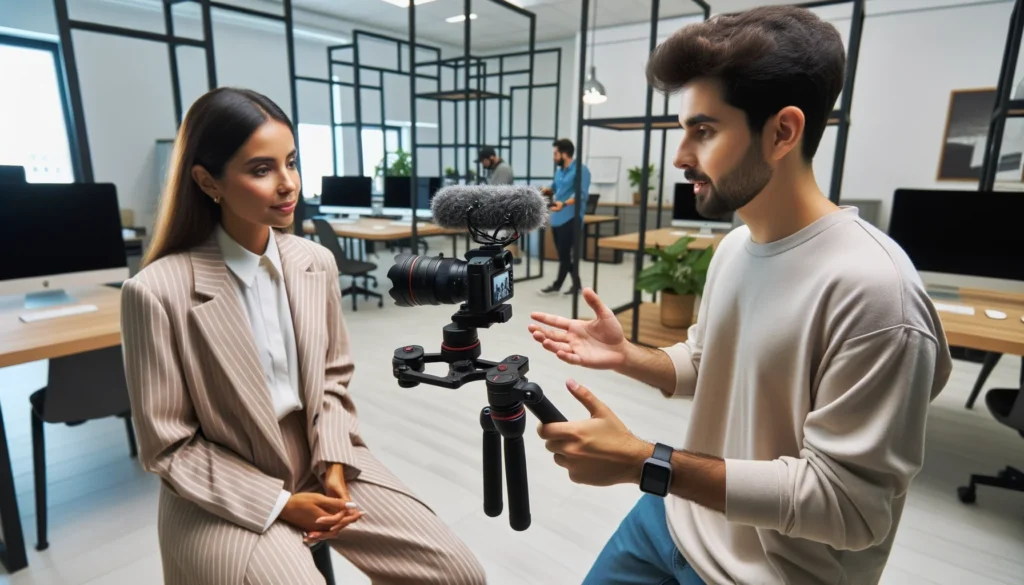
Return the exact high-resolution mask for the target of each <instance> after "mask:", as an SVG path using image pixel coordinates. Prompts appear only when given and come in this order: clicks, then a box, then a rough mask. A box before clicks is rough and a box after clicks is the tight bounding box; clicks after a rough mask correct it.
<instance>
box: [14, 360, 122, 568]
mask: <svg viewBox="0 0 1024 585" xmlns="http://www.w3.org/2000/svg"><path fill="white" fill-rule="evenodd" d="M49 367H50V372H49V381H48V382H47V385H46V387H45V388H43V389H41V390H37V391H36V392H33V393H32V395H31V396H30V397H29V402H31V404H32V415H31V416H32V454H33V464H34V466H35V488H36V531H37V532H36V539H37V542H36V550H46V548H47V547H49V546H50V544H49V542H47V540H46V443H45V441H44V437H43V423H44V422H46V423H64V424H66V425H68V426H69V427H73V426H78V425H80V424H83V423H85V422H86V421H90V420H97V419H101V418H106V417H108V416H116V417H119V418H123V419H124V425H125V429H126V430H127V432H128V450H129V452H130V454H131V456H132V457H133V458H134V457H136V456H138V448H137V446H136V444H135V432H134V430H133V429H132V418H131V403H130V402H129V399H128V384H127V382H126V381H125V377H124V360H123V359H122V356H121V346H120V345H118V346H115V347H108V348H105V349H97V350H93V351H89V352H85V353H79V354H74V355H69V356H66V357H62V358H56V359H51V360H50V366H49Z"/></svg>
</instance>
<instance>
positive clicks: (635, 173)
mask: <svg viewBox="0 0 1024 585" xmlns="http://www.w3.org/2000/svg"><path fill="white" fill-rule="evenodd" d="M648 169H649V172H648V173H647V190H648V191H654V179H655V175H654V165H651V166H650V167H648ZM626 172H627V173H629V175H628V176H629V186H630V187H632V188H633V205H640V179H641V178H642V177H641V175H642V174H643V169H642V168H640V167H639V166H635V167H633V168H631V169H629V170H628V171H626Z"/></svg>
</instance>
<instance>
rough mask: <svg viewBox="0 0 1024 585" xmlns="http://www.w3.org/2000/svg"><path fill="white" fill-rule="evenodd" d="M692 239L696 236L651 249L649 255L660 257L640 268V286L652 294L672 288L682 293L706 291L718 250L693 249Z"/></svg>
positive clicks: (639, 287)
mask: <svg viewBox="0 0 1024 585" xmlns="http://www.w3.org/2000/svg"><path fill="white" fill-rule="evenodd" d="M692 241H694V238H691V237H689V236H685V237H682V238H679V239H678V240H676V242H675V243H673V244H672V245H670V246H668V247H665V248H660V247H655V248H647V250H646V252H647V254H650V255H651V256H655V257H657V260H655V262H654V263H653V264H651V265H650V266H648V267H646V268H644V269H643V270H642V271H640V274H639V275H637V279H636V287H637V288H638V289H640V290H642V291H645V292H649V293H656V292H661V291H669V292H673V293H675V294H677V295H680V296H686V295H700V294H702V293H703V292H704V283H705V282H707V278H708V266H710V265H711V256H712V255H713V254H714V250H713V249H712V247H711V246H708V247H707V248H704V249H703V250H691V249H690V247H689V246H690V242H692Z"/></svg>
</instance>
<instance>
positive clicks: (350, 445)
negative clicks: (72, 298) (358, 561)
mask: <svg viewBox="0 0 1024 585" xmlns="http://www.w3.org/2000/svg"><path fill="white" fill-rule="evenodd" d="M273 234H274V236H273V237H275V238H277V243H278V247H279V249H280V254H281V263H282V266H283V271H284V279H285V285H286V289H287V292H288V300H289V303H290V305H291V312H292V319H293V321H294V325H295V338H296V339H295V341H296V347H297V350H298V361H299V369H300V385H301V396H302V399H303V404H304V405H305V415H306V433H307V438H308V440H309V446H310V451H311V453H310V455H311V467H312V471H314V472H315V473H316V474H317V476H318V477H322V473H323V471H324V470H325V468H326V464H327V463H330V462H340V463H342V464H344V466H345V469H346V478H347V479H348V480H350V481H351V480H353V479H356V478H358V479H359V480H361V481H367V482H371V483H377V484H378V485H383V486H385V487H389V488H392V489H396V490H398V491H401V492H403V493H406V494H408V495H409V496H410V497H415V496H414V495H413V494H411V493H409V492H408V490H406V489H405V488H404V486H402V485H401V484H400V483H398V481H397V480H396V479H394V476H392V475H391V474H390V473H388V472H387V471H386V470H385V469H384V468H383V467H382V466H381V465H380V464H379V463H378V462H377V461H376V460H375V459H374V458H372V456H369V452H368V450H367V449H366V448H365V444H364V443H363V441H362V439H361V438H360V435H359V421H358V418H357V416H356V409H355V406H354V404H353V402H352V399H351V396H350V395H349V391H348V386H349V383H350V381H351V380H352V377H353V372H354V368H353V364H352V360H351V358H350V355H349V337H348V332H347V330H346V328H345V324H344V321H343V318H342V309H341V293H340V288H339V284H338V270H337V266H336V264H335V260H334V257H333V256H332V255H331V253H330V252H329V251H328V250H327V249H326V248H324V247H322V246H320V245H319V244H316V243H314V242H311V241H309V240H305V239H303V238H299V237H296V236H293V235H288V234H282V233H278V232H277V231H274V232H273ZM121 302H122V315H121V318H122V337H123V341H122V345H123V348H124V353H125V368H126V376H127V380H128V388H129V392H130V397H131V404H132V415H133V419H134V422H135V426H136V432H137V435H138V443H139V458H140V460H141V462H142V464H143V466H144V467H145V469H146V470H148V471H151V472H153V473H156V474H158V475H159V476H160V477H161V478H162V481H163V487H164V488H165V490H169V491H170V492H171V494H172V496H173V497H174V499H175V501H177V502H179V505H177V506H170V507H168V506H164V505H161V512H160V514H161V518H160V522H161V524H162V526H174V529H173V531H172V532H171V534H175V535H176V537H181V538H188V534H189V532H190V530H192V529H193V528H194V529H196V530H199V529H200V527H202V530H209V527H210V526H214V527H215V528H216V530H219V531H221V532H223V533H224V534H221V537H220V538H212V539H204V542H205V541H209V542H215V543H216V542H225V543H226V542H229V541H230V543H231V544H230V546H231V550H230V551H223V552H225V553H228V554H229V555H239V556H240V557H241V559H236V565H237V564H239V563H238V562H237V561H243V562H241V563H240V564H241V566H240V567H238V566H236V567H235V568H236V570H235V571H234V572H232V571H230V570H228V571H227V572H228V573H230V575H225V576H226V577H229V578H227V579H226V580H225V581H224V582H225V583H235V582H237V583H241V574H240V573H238V572H237V571H238V570H241V571H244V559H248V557H249V554H248V553H251V550H252V548H253V547H254V546H255V544H256V542H257V539H258V538H259V535H260V534H261V533H262V532H263V530H264V526H265V525H266V523H267V521H268V520H269V518H270V514H271V513H272V510H273V508H274V505H275V503H276V501H277V498H278V495H279V494H280V491H281V490H282V488H283V489H287V490H289V491H291V490H293V489H295V485H294V483H295V482H296V481H298V480H297V479H296V478H293V477H290V475H291V472H290V471H289V465H288V460H287V455H286V449H285V445H284V442H283V439H282V433H281V427H280V425H279V422H278V420H277V418H276V416H275V413H274V409H273V404H272V401H271V395H270V391H269V390H268V388H267V386H266V382H265V381H264V376H263V370H262V367H261V365H260V361H259V357H258V354H257V349H256V344H255V342H254V341H253V336H252V332H251V330H250V327H249V324H248V323H249V321H248V319H247V318H246V317H245V313H244V308H243V306H242V304H241V302H240V301H239V299H238V296H237V293H236V292H235V289H234V288H233V283H232V281H231V276H230V273H229V271H228V268H227V266H226V264H225V263H224V261H223V258H222V257H221V254H220V249H219V247H218V245H217V243H216V239H215V238H214V237H212V236H211V238H210V239H208V240H207V241H206V242H205V243H204V244H202V245H200V246H198V247H196V248H195V249H193V250H190V251H187V252H182V253H178V254H173V255H170V256H167V257H165V258H161V259H159V260H157V261H156V262H154V263H152V264H151V265H149V266H147V267H146V268H145V269H144V270H142V271H141V272H139V273H138V274H137V275H135V276H134V277H132V278H131V279H129V280H128V281H126V282H125V283H124V285H123V287H122V301H121ZM196 508H198V509H196ZM165 510H172V511H173V510H179V512H166V511H165ZM168 514H169V515H172V516H176V517H175V518H169V517H165V516H166V515H168ZM164 534H167V532H166V531H165V530H164V529H163V528H161V535H162V536H163V535H164ZM163 540H164V539H163V537H162V538H161V549H162V550H163V551H164V562H165V563H167V562H168V559H167V551H168V550H170V549H169V548H168V547H169V546H171V543H165V542H163ZM225 546H226V545H225ZM177 549H178V550H180V547H177ZM210 552H214V551H207V553H210ZM178 561H180V559H177V560H174V562H178Z"/></svg>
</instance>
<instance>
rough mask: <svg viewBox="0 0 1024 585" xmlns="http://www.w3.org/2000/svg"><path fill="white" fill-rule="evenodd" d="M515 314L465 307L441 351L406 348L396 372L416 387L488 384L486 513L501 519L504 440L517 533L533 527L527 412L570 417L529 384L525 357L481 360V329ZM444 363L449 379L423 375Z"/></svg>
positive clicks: (547, 418) (505, 308) (447, 330)
mask: <svg viewBox="0 0 1024 585" xmlns="http://www.w3.org/2000/svg"><path fill="white" fill-rule="evenodd" d="M511 316H512V307H511V306H510V305H504V304H503V305H498V306H497V307H496V308H495V309H493V310H491V311H489V312H487V313H485V314H483V315H474V314H471V313H470V312H468V311H467V310H466V305H462V307H461V308H460V309H459V311H458V312H457V313H455V314H454V315H452V322H451V323H450V324H448V325H445V326H444V329H443V339H444V341H443V342H442V343H441V352H440V353H432V354H428V353H424V352H423V348H422V347H420V346H418V345H407V346H405V347H400V348H398V349H397V350H395V355H394V358H393V359H392V362H391V363H392V368H393V372H394V375H395V378H397V379H398V385H399V386H401V387H402V388H413V387H415V386H417V385H419V384H421V383H422V384H430V385H432V386H441V387H443V388H452V389H454V388H459V387H460V386H462V385H463V384H465V383H467V382H475V381H479V380H484V382H485V383H486V385H487V404H488V406H486V407H484V408H483V410H482V411H481V412H480V427H481V428H482V429H483V446H484V449H483V474H484V513H485V514H487V515H488V516H490V517H492V518H493V517H496V516H499V515H501V511H502V507H503V503H502V497H501V451H502V449H501V443H502V442H501V440H500V439H499V437H501V438H504V444H505V472H506V474H507V484H508V509H509V514H508V517H509V525H510V526H511V527H512V529H513V530H526V529H527V528H529V527H530V495H529V486H528V483H527V477H526V452H525V450H524V447H523V431H524V430H525V429H526V409H527V408H529V409H530V411H531V412H532V413H533V414H534V416H536V417H537V418H538V419H540V421H541V422H543V423H545V424H546V423H553V422H565V420H566V419H565V417H564V416H562V413H561V412H559V411H558V409H557V408H555V406H554V405H553V404H551V402H550V401H548V399H547V398H546V397H545V396H544V391H543V390H541V388H540V386H538V385H537V384H534V383H533V382H529V381H527V379H526V377H525V375H526V373H527V372H529V370H530V360H529V358H527V357H526V356H522V355H511V356H508V357H506V358H505V359H504V360H502V361H501V362H491V361H487V360H482V359H480V354H481V347H480V339H479V338H478V337H477V328H478V327H484V328H487V327H490V326H491V325H492V324H494V323H505V322H507V321H508V320H509V318H510V317H511ZM439 362H445V363H447V364H448V375H447V376H445V377H440V376H434V375H431V374H425V373H423V368H424V366H425V364H429V363H439Z"/></svg>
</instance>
